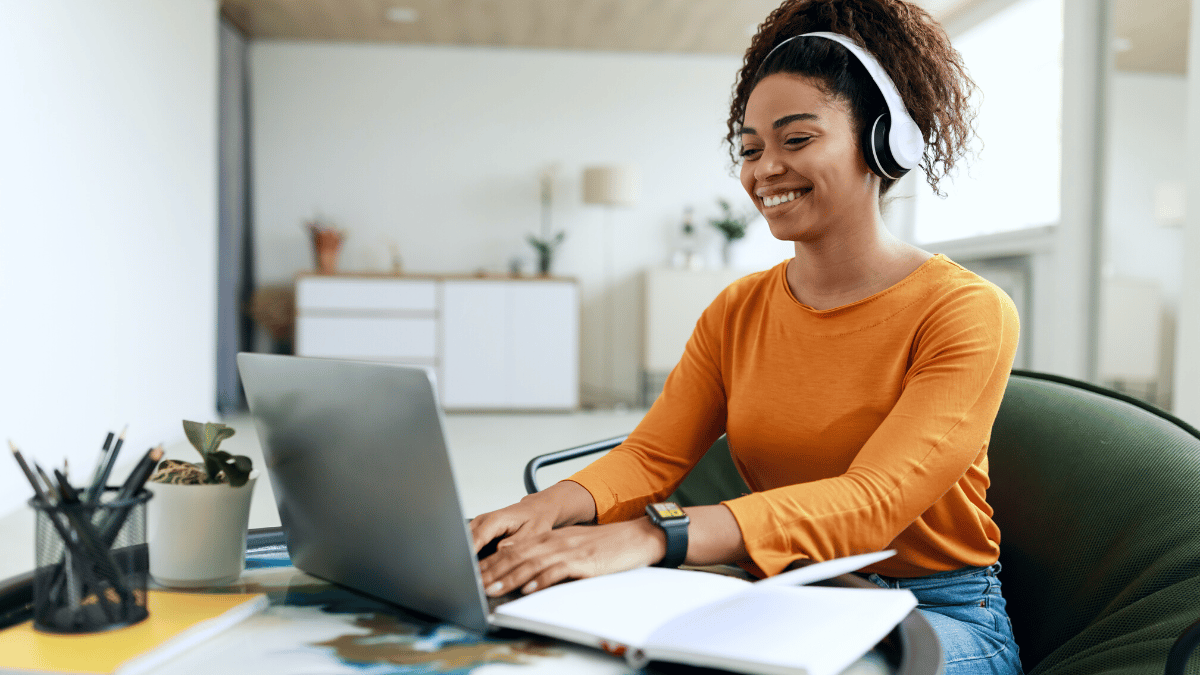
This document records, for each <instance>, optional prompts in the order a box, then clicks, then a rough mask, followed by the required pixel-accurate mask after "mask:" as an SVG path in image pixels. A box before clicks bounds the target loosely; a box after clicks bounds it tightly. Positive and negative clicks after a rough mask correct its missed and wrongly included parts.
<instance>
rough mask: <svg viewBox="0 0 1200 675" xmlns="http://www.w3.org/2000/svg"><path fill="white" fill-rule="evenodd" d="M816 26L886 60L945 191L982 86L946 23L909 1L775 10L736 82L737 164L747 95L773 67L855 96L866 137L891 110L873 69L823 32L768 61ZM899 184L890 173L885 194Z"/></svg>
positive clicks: (830, 91)
mask: <svg viewBox="0 0 1200 675" xmlns="http://www.w3.org/2000/svg"><path fill="white" fill-rule="evenodd" d="M816 31H829V32H833V33H840V34H841V35H845V36H847V37H849V38H850V39H852V40H854V41H855V42H857V43H858V44H859V45H861V46H862V47H863V48H865V49H866V50H867V51H869V52H870V53H871V54H873V55H874V56H875V58H876V59H878V60H879V62H880V64H881V65H882V66H883V68H884V70H885V71H886V72H887V74H888V76H889V77H891V79H892V81H893V82H895V84H896V89H897V90H898V91H899V92H900V98H901V99H902V100H903V101H904V105H905V106H906V107H907V108H908V112H909V115H911V116H912V118H913V121H914V122H916V123H917V127H918V128H919V129H920V130H921V135H922V137H923V138H924V140H925V152H924V156H923V157H922V161H921V162H920V166H921V168H922V169H923V170H924V171H925V177H926V180H927V181H928V182H929V185H930V187H932V188H933V191H934V192H935V193H937V194H938V195H941V196H944V194H943V193H942V192H941V191H940V190H939V189H938V181H939V180H940V179H941V178H943V177H945V176H946V175H948V174H949V172H950V170H951V169H953V168H954V167H955V165H956V163H957V162H958V161H959V159H961V158H963V157H964V156H965V155H966V153H967V150H968V146H969V144H970V142H971V139H972V138H973V137H974V136H975V129H974V121H975V110H974V106H973V105H972V101H971V99H972V97H973V96H974V94H975V92H976V87H975V83H974V81H972V80H971V78H970V76H969V75H968V74H967V69H966V66H964V65H963V61H962V57H961V56H960V55H959V53H958V52H957V51H956V50H955V49H954V47H952V46H951V44H950V38H949V36H947V35H946V32H945V30H943V29H942V27H941V26H940V25H939V24H938V23H937V22H936V21H934V20H933V17H931V16H930V15H929V13H928V12H926V11H925V10H923V9H921V8H920V7H917V6H915V5H912V4H910V3H908V2H904V1H903V0H784V3H783V4H782V5H780V6H779V7H778V8H776V9H775V10H774V11H773V12H771V14H770V15H769V16H767V18H766V20H765V21H763V23H762V24H761V25H760V26H759V27H758V32H757V33H756V34H755V36H754V38H753V39H752V40H751V42H750V48H749V49H747V50H746V55H745V57H744V58H743V59H742V68H741V70H740V71H738V75H737V79H736V80H735V81H734V85H733V100H732V102H731V103H730V106H729V120H728V122H727V126H728V131H729V133H728V134H726V136H725V141H726V142H727V143H728V144H729V154H730V157H731V158H732V159H733V164H734V166H737V164H738V163H739V162H740V157H739V156H738V145H739V144H738V142H737V141H738V137H739V135H740V132H741V127H742V120H743V119H744V117H745V114H746V101H747V100H748V99H749V98H750V92H752V91H753V90H754V87H755V86H756V85H757V84H758V82H759V81H760V80H762V79H763V78H764V77H766V76H767V75H770V74H772V73H776V72H787V73H793V74H797V75H803V76H805V77H811V78H812V79H813V80H814V81H815V83H816V84H817V85H818V86H820V87H821V88H822V89H823V90H824V91H825V93H826V94H827V95H830V96H833V97H835V98H841V99H843V100H845V101H847V102H849V104H850V108H851V112H852V115H853V123H854V124H855V131H856V137H858V138H861V137H862V130H863V125H864V124H865V120H867V119H874V117H875V115H876V114H878V112H882V110H884V109H885V104H884V101H883V96H882V95H881V94H880V93H879V91H878V88H877V87H876V86H875V84H874V83H873V82H872V81H871V80H870V76H869V75H868V74H867V73H866V70H865V69H864V68H863V67H862V66H861V64H859V63H858V59H857V58H855V57H854V56H852V55H851V54H850V52H849V50H847V49H846V48H845V47H843V46H842V45H840V44H837V43H834V42H832V41H829V40H821V39H819V38H816V39H811V40H793V41H792V43H790V44H789V45H788V46H786V47H784V48H783V49H780V50H779V52H776V54H771V61H770V63H764V60H765V59H766V57H767V56H768V54H770V52H771V50H772V49H773V48H774V47H776V46H777V45H779V44H780V43H781V42H783V41H784V40H786V39H788V38H791V37H794V36H797V35H801V34H803V33H811V32H816ZM797 43H804V44H803V45H801V44H797ZM818 43H823V44H818ZM805 52H807V54H805ZM764 66H765V67H764ZM864 78H866V79H865V80H864ZM865 83H869V84H865ZM873 113H874V114H873ZM894 184H895V181H894V180H891V179H888V178H882V181H881V184H880V194H881V195H882V194H883V193H886V192H887V191H888V190H889V189H890V188H891V187H892V185H894Z"/></svg>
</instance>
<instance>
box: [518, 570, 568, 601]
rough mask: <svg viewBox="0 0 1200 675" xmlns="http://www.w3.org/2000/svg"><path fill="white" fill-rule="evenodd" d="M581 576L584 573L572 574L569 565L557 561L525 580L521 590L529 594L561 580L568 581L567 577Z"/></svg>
mask: <svg viewBox="0 0 1200 675" xmlns="http://www.w3.org/2000/svg"><path fill="white" fill-rule="evenodd" d="M580 576H582V575H580V574H572V570H571V568H570V566H569V565H567V564H564V563H557V564H554V565H551V566H549V567H547V568H545V569H543V570H542V571H541V572H539V573H538V574H537V575H535V576H534V577H533V578H532V579H530V580H529V581H527V582H525V584H524V585H522V586H521V592H522V593H525V594H526V595H528V594H529V593H532V592H534V591H537V590H541V589H543V588H549V587H551V586H553V585H554V584H557V583H559V582H562V581H566V580H567V579H574V578H578V577H580Z"/></svg>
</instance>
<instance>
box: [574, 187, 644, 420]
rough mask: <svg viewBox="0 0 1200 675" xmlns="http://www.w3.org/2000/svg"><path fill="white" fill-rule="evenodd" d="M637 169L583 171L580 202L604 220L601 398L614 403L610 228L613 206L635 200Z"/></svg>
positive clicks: (631, 202) (611, 235) (629, 204)
mask: <svg viewBox="0 0 1200 675" xmlns="http://www.w3.org/2000/svg"><path fill="white" fill-rule="evenodd" d="M638 187H639V176H638V170H637V167H634V166H630V165H625V164H610V165H602V166H589V167H586V168H584V170H583V203H584V204H597V205H600V206H604V207H605V219H604V228H605V233H604V283H605V286H606V287H607V289H606V290H607V292H608V302H607V303H606V304H605V314H606V316H605V326H604V361H605V373H604V389H605V391H604V396H605V397H606V398H608V399H609V400H610V401H611V402H612V403H614V404H616V402H617V401H616V398H617V397H616V396H615V395H614V393H613V334H612V331H613V317H614V315H615V314H616V311H615V309H614V304H615V301H616V298H615V293H614V290H613V227H612V210H613V207H614V206H634V205H635V204H637V199H638Z"/></svg>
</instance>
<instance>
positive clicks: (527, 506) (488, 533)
mask: <svg viewBox="0 0 1200 675" xmlns="http://www.w3.org/2000/svg"><path fill="white" fill-rule="evenodd" d="M595 518H596V502H595V501H594V500H593V499H592V494H591V493H590V492H588V491H587V489H585V488H584V487H583V486H582V485H580V484H579V483H573V482H571V481H563V482H561V483H556V484H554V485H551V486H550V487H548V488H546V489H545V490H542V491H541V492H535V493H534V494H531V495H526V496H525V497H523V498H522V499H521V501H519V502H517V503H516V504H513V505H512V506H506V507H504V508H502V509H500V510H498V511H492V512H490V513H485V514H483V515H480V516H476V517H475V518H473V519H472V520H471V539H472V543H473V545H474V547H475V552H476V553H479V550H480V549H482V548H483V547H484V546H486V545H487V544H488V543H489V542H491V541H492V540H494V539H498V538H501V537H504V539H503V540H502V542H501V543H500V544H498V546H501V547H508V546H511V545H512V544H513V542H514V541H519V540H521V539H525V538H528V537H535V536H537V535H540V534H545V533H546V532H549V531H550V530H552V529H554V528H556V527H561V526H563V525H574V524H575V523H587V522H591V521H592V520H595Z"/></svg>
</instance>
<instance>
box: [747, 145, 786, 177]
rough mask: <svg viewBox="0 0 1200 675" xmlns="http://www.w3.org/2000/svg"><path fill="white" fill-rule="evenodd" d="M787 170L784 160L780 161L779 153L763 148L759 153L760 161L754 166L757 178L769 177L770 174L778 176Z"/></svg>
mask: <svg viewBox="0 0 1200 675" xmlns="http://www.w3.org/2000/svg"><path fill="white" fill-rule="evenodd" d="M784 171H786V168H785V167H784V165H783V162H782V161H780V157H779V154H778V153H776V152H773V151H771V150H763V151H762V154H761V155H759V158H758V163H757V165H756V166H755V167H754V177H755V178H759V179H762V178H767V177H769V176H777V175H779V174H781V173H783V172H784Z"/></svg>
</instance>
